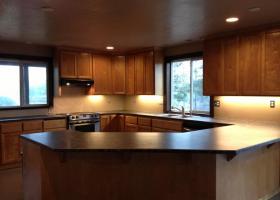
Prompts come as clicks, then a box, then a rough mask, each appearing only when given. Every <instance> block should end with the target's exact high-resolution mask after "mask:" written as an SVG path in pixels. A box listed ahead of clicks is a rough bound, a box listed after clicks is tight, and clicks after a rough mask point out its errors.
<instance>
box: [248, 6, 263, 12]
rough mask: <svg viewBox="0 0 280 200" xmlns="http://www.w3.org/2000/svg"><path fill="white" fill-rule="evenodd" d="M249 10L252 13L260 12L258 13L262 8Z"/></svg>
mask: <svg viewBox="0 0 280 200" xmlns="http://www.w3.org/2000/svg"><path fill="white" fill-rule="evenodd" d="M248 10H249V11H250V12H258V11H260V10H261V8H259V7H252V8H248Z"/></svg>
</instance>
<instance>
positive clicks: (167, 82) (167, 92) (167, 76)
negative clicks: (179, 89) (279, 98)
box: [164, 52, 214, 117]
mask: <svg viewBox="0 0 280 200" xmlns="http://www.w3.org/2000/svg"><path fill="white" fill-rule="evenodd" d="M201 58H202V59H203V53H202V52H194V53H189V54H182V55H176V56H170V57H166V58H165V60H164V112H165V113H177V114H179V113H180V112H174V111H172V110H171V71H170V70H171V62H172V61H179V60H186V59H191V60H196V59H201ZM213 100H214V97H213V96H210V102H209V103H210V108H209V109H210V110H209V114H206V113H193V112H192V115H197V116H205V117H214V106H213Z"/></svg>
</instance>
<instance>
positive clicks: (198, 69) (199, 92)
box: [192, 60, 210, 113]
mask: <svg viewBox="0 0 280 200" xmlns="http://www.w3.org/2000/svg"><path fill="white" fill-rule="evenodd" d="M192 80H193V81H192V82H193V95H192V110H193V111H194V112H195V111H198V112H206V113H209V112H210V97H209V96H203V61H202V60H193V61H192Z"/></svg>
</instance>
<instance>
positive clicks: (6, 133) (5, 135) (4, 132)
mask: <svg viewBox="0 0 280 200" xmlns="http://www.w3.org/2000/svg"><path fill="white" fill-rule="evenodd" d="M0 127H1V164H9V163H15V162H18V161H20V158H21V156H20V139H19V135H20V134H21V133H22V123H21V122H7V123H2V124H1V125H0Z"/></svg>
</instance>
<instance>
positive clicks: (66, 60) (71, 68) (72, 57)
mask: <svg viewBox="0 0 280 200" xmlns="http://www.w3.org/2000/svg"><path fill="white" fill-rule="evenodd" d="M59 55H60V59H59V60H60V62H59V67H60V77H61V78H79V79H92V57H91V54H90V53H85V52H73V51H60V53H59Z"/></svg>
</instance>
